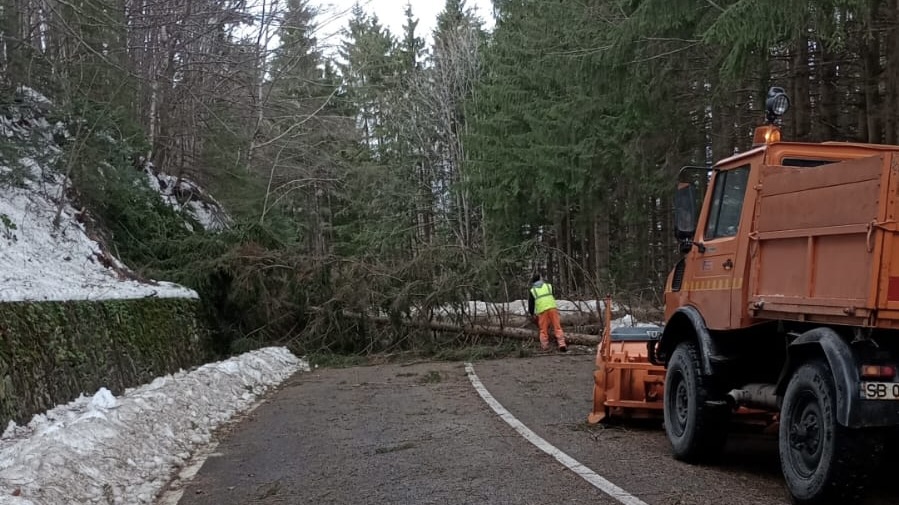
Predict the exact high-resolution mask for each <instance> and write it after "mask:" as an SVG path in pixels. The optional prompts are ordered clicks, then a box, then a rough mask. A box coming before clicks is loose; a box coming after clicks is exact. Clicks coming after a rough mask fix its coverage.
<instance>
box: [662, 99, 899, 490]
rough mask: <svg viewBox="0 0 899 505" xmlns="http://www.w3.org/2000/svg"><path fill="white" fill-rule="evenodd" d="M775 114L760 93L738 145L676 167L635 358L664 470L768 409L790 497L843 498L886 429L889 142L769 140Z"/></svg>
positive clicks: (893, 318)
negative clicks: (675, 247)
mask: <svg viewBox="0 0 899 505" xmlns="http://www.w3.org/2000/svg"><path fill="white" fill-rule="evenodd" d="M788 106H789V101H788V98H786V95H785V94H784V93H783V90H782V89H780V88H772V90H771V92H769V97H768V103H767V109H768V110H767V113H768V116H767V124H765V125H764V126H762V127H760V128H759V129H757V131H756V135H755V142H754V143H755V145H754V147H753V148H752V149H751V150H749V151H747V152H744V153H741V154H738V155H735V156H732V157H729V158H727V159H724V160H721V161H719V162H717V163H716V164H714V166H711V167H700V168H690V169H685V170H683V171H682V172H681V175H680V177H679V180H678V188H677V192H676V195H675V221H676V222H675V229H676V233H677V238H678V241H679V244H680V250H681V253H682V255H683V256H682V258H681V260H680V261H679V262H678V263H677V264H676V265H675V267H674V269H673V270H672V271H671V273H670V274H669V276H668V280H667V284H666V288H665V319H666V323H665V327H664V330H663V332H662V336H661V338H660V339H659V341H658V343H656V344H653V345H654V349H652V352H651V353H650V354H651V355H652V359H653V361H654V362H655V363H657V364H660V365H664V366H665V370H666V375H665V386H664V393H663V402H664V405H663V411H664V419H665V430H666V434H667V436H668V439H669V442H670V443H671V446H672V451H673V453H674V456H675V457H676V458H677V459H680V460H684V461H688V462H701V461H707V460H709V459H712V458H714V457H715V456H717V455H718V454H720V452H721V450H722V448H723V446H724V444H725V441H726V439H727V433H728V431H729V426H730V425H731V423H732V422H733V421H734V419H735V418H736V417H738V416H735V413H737V412H745V411H746V409H747V408H748V409H752V411H753V412H767V413H769V414H770V416H771V417H770V418H771V420H772V424H773V429H775V430H776V431H777V433H778V445H779V451H780V459H781V467H782V471H783V474H784V477H785V479H786V482H787V487H788V489H789V491H790V493H791V496H792V498H793V500H794V502H796V503H802V504H815V505H817V504H836V503H840V504H844V503H853V502H856V501H858V500H860V499H861V496H862V493H861V491H862V490H863V488H864V485H865V483H866V479H867V476H868V475H869V474H870V473H871V470H873V469H874V468H875V467H876V458H877V456H878V455H879V454H880V453H881V452H882V450H883V447H884V443H885V441H886V437H885V436H884V434H885V433H888V432H890V431H891V429H892V428H895V427H899V375H897V370H899V332H897V329H899V237H897V236H896V234H897V231H899V228H897V220H896V219H897V217H896V216H897V214H899V146H882V145H871V144H852V143H837V142H824V143H796V142H782V141H781V132H780V126H779V124H780V117H781V116H782V115H783V113H784V112H785V111H786V109H787V108H788ZM894 244H896V246H895V247H894Z"/></svg>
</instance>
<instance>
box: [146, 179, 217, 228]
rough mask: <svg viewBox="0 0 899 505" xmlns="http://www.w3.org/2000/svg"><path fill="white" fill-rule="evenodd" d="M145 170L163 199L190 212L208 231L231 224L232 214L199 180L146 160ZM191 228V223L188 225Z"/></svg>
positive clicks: (150, 182)
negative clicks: (159, 168)
mask: <svg viewBox="0 0 899 505" xmlns="http://www.w3.org/2000/svg"><path fill="white" fill-rule="evenodd" d="M144 174H146V176H147V182H148V183H149V185H150V189H152V190H154V191H156V192H157V193H159V195H160V196H161V197H162V200H163V201H164V202H165V203H166V204H167V205H169V206H170V207H172V208H173V209H175V210H176V211H178V212H183V213H186V214H187V215H188V216H190V217H192V218H193V219H194V220H195V221H196V222H198V223H200V226H202V227H203V229H205V230H207V231H221V230H225V229H227V228H228V227H230V226H231V224H232V221H231V217H230V216H229V215H228V213H227V212H225V210H224V207H222V204H220V203H219V202H218V201H216V199H215V198H213V197H212V195H210V194H209V193H207V192H206V190H204V189H203V188H202V187H200V185H199V184H197V183H196V182H194V181H192V180H190V179H187V178H184V177H182V178H178V177H174V176H171V175H168V174H165V173H162V172H157V171H156V170H155V168H154V167H153V164H152V163H144ZM187 226H188V228H191V227H190V225H187Z"/></svg>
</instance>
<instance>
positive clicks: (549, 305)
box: [531, 282, 556, 314]
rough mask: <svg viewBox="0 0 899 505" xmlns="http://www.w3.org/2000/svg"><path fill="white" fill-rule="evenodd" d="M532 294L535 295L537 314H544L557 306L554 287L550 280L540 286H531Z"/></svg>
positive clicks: (535, 310) (535, 311)
mask: <svg viewBox="0 0 899 505" xmlns="http://www.w3.org/2000/svg"><path fill="white" fill-rule="evenodd" d="M531 295H532V296H533V297H534V313H535V314H542V313H544V312H546V311H547V310H549V309H554V308H556V299H555V298H553V287H552V285H551V284H549V283H548V282H544V283H543V285H541V286H540V287H533V288H531Z"/></svg>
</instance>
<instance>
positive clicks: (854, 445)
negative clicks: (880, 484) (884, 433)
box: [778, 361, 880, 505]
mask: <svg viewBox="0 0 899 505" xmlns="http://www.w3.org/2000/svg"><path fill="white" fill-rule="evenodd" d="M847 393H848V392H847ZM836 406H837V397H836V386H835V385H834V378H833V373H832V372H831V370H830V366H829V365H828V364H827V363H826V362H825V361H813V362H811V363H807V364H804V365H802V366H801V367H799V369H797V370H796V372H795V373H794V374H793V377H792V378H791V379H790V383H789V385H788V386H787V390H786V392H785V393H784V401H783V406H782V407H781V413H780V416H781V418H780V432H779V439H778V451H779V452H780V466H781V469H782V470H783V474H784V478H785V479H786V483H787V488H788V489H789V491H790V494H791V495H792V497H793V502H794V503H796V504H800V505H836V504H847V505H848V504H851V503H856V502H858V501H859V500H860V499H861V497H862V493H863V491H864V488H865V484H867V481H868V476H869V475H868V474H869V471H873V470H875V469H876V468H877V466H878V463H877V456H878V455H879V452H880V451H879V449H880V447H879V445H880V444H878V443H876V440H877V436H876V434H875V433H873V432H868V431H865V430H853V429H849V428H846V427H844V426H840V425H839V424H838V423H837V419H836Z"/></svg>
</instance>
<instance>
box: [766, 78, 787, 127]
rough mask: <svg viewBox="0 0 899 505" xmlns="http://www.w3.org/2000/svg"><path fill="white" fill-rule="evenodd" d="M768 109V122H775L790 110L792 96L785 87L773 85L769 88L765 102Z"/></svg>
mask: <svg viewBox="0 0 899 505" xmlns="http://www.w3.org/2000/svg"><path fill="white" fill-rule="evenodd" d="M765 108H766V109H767V111H768V122H769V123H773V122H774V121H776V120H778V119H780V118H781V117H782V116H783V115H784V114H786V113H787V111H788V110H790V97H788V96H787V93H786V91H784V89H783V88H778V87H776V86H775V87H773V88H771V89H770V90H768V100H767V101H766V102H765Z"/></svg>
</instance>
